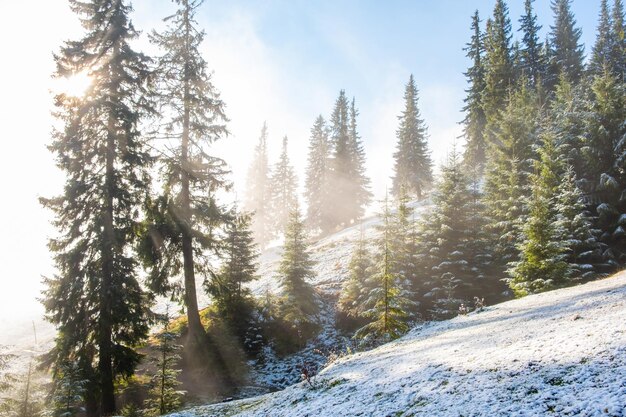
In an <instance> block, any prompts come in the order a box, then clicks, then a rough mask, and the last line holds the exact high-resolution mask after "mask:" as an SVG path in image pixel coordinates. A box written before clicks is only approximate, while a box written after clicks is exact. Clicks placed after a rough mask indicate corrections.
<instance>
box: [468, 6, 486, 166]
mask: <svg viewBox="0 0 626 417" xmlns="http://www.w3.org/2000/svg"><path fill="white" fill-rule="evenodd" d="M484 49H485V48H484V40H483V35H482V33H481V31H480V18H479V17H478V10H476V12H474V15H473V16H472V39H471V41H470V43H468V44H467V45H466V47H465V51H467V54H466V56H467V57H468V58H469V59H470V60H471V61H472V66H471V67H470V68H469V69H468V70H467V72H466V73H465V77H466V78H467V81H468V83H469V88H468V89H467V90H465V92H466V93H467V96H466V97H465V99H464V102H465V106H464V107H463V111H464V112H465V118H464V119H463V135H464V136H465V140H466V144H465V153H464V154H463V161H464V163H465V165H466V166H467V167H468V168H469V169H470V170H473V171H476V172H478V173H479V174H481V175H482V172H483V169H484V166H485V161H486V158H485V151H486V147H487V146H486V143H485V125H486V124H487V120H486V119H485V110H484V109H483V104H482V94H483V90H484V89H485V67H484V62H483V59H484Z"/></svg>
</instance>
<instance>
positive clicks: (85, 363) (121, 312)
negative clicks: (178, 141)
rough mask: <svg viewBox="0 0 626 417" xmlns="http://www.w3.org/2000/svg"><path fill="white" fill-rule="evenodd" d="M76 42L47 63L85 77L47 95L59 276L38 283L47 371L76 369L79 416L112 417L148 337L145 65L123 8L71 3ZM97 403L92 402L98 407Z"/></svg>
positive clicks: (100, 0)
mask: <svg viewBox="0 0 626 417" xmlns="http://www.w3.org/2000/svg"><path fill="white" fill-rule="evenodd" d="M70 5H71V8H72V10H73V11H74V12H75V13H76V14H77V15H79V16H80V20H81V23H82V25H83V28H84V30H85V32H86V33H85V35H84V36H83V37H82V38H81V39H79V40H77V41H68V42H66V43H65V45H64V46H63V47H62V48H61V51H60V53H59V54H57V55H55V61H56V67H57V70H56V76H57V77H67V76H71V75H73V74H76V73H82V72H86V73H87V75H88V76H89V78H90V80H91V85H90V87H89V88H88V90H87V91H86V93H85V94H84V96H82V97H71V96H69V95H68V94H64V93H61V94H59V95H57V96H56V99H55V105H56V107H57V111H56V113H55V115H56V117H57V118H58V119H59V121H60V122H62V123H63V125H64V126H63V128H62V129H59V130H56V131H55V132H54V141H53V143H52V145H50V150H51V151H52V152H53V153H54V154H55V155H56V158H57V164H58V166H59V168H60V169H61V170H63V171H64V172H65V173H66V183H65V188H64V193H63V195H61V196H59V197H56V198H50V199H41V201H42V203H43V205H44V206H46V207H47V208H50V209H51V210H52V211H53V212H54V214H55V216H56V220H55V222H54V224H55V226H56V227H57V229H58V230H59V233H60V236H59V237H57V238H54V239H51V240H50V243H49V247H50V250H51V251H52V252H53V253H54V260H55V263H56V267H57V270H58V275H56V276H54V277H53V278H48V279H46V280H45V284H46V286H47V289H46V290H45V292H44V298H45V300H44V305H45V308H46V312H47V318H48V320H50V321H51V322H52V323H54V324H55V325H56V327H57V329H58V334H57V338H56V346H55V349H54V350H53V351H52V352H51V357H52V358H51V360H52V362H54V363H55V364H56V365H55V368H58V367H59V366H60V365H61V364H63V363H66V362H68V361H70V362H78V363H79V364H80V367H81V370H82V371H83V375H82V378H83V379H86V380H88V381H89V384H88V389H87V391H86V395H85V402H86V414H87V416H90V417H91V416H95V415H111V414H113V413H114V412H115V393H114V381H115V379H116V378H117V377H118V376H129V375H131V374H132V373H133V372H134V370H135V367H136V365H137V363H138V362H139V359H140V355H139V353H137V351H136V350H135V346H136V345H137V343H138V342H140V341H141V340H143V339H144V338H145V337H146V336H147V332H148V325H147V312H148V308H147V307H148V306H147V303H146V297H145V296H144V293H143V291H142V289H141V287H140V285H139V283H138V280H137V274H136V270H137V261H136V260H135V256H133V250H132V249H133V243H134V239H135V235H136V234H135V231H136V230H137V229H138V227H137V226H138V220H139V219H138V211H139V208H140V204H141V203H142V201H143V197H144V194H145V192H146V190H147V189H148V188H149V180H150V178H149V175H148V167H149V165H150V162H151V158H150V157H149V155H148V153H147V151H146V144H145V142H144V140H143V137H142V136H141V134H140V131H139V128H138V125H139V122H140V120H141V119H142V117H143V116H144V115H145V114H146V112H148V111H150V106H149V103H147V102H146V100H145V99H144V98H143V97H144V93H145V90H144V86H145V82H146V80H147V77H148V75H149V72H148V68H147V66H146V61H147V58H146V57H145V56H144V55H142V54H140V53H137V52H135V51H134V50H133V48H132V47H131V45H130V42H131V41H132V39H134V38H135V37H136V36H137V32H136V31H135V29H134V27H133V25H132V24H131V22H130V20H129V17H128V15H129V13H130V11H131V7H130V6H129V5H128V4H126V2H125V1H115V2H111V1H106V0H88V1H77V0H71V1H70ZM98 402H99V404H98Z"/></svg>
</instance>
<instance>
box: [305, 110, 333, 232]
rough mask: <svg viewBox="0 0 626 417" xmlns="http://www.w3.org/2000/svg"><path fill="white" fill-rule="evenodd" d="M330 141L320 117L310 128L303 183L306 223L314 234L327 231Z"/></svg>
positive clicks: (324, 123)
mask: <svg viewBox="0 0 626 417" xmlns="http://www.w3.org/2000/svg"><path fill="white" fill-rule="evenodd" d="M329 161H330V141H329V138H328V128H327V127H326V121H325V120H324V118H323V117H322V116H321V115H320V116H318V117H317V119H315V123H314V124H313V127H312V128H311V139H310V141H309V158H308V164H307V169H306V180H305V183H304V187H305V192H306V201H307V215H306V223H307V226H308V228H309V229H310V230H312V231H314V232H318V231H323V230H325V229H327V225H328V222H329V219H328V217H329V213H328V208H329V201H328V193H329V187H331V186H332V185H331V184H330V182H329V175H330V172H329V170H330V166H329Z"/></svg>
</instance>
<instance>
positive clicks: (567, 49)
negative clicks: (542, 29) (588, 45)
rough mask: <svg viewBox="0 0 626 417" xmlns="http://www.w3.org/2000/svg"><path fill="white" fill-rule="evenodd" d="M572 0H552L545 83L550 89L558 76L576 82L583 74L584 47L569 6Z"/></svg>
mask: <svg viewBox="0 0 626 417" xmlns="http://www.w3.org/2000/svg"><path fill="white" fill-rule="evenodd" d="M571 1H572V0H552V1H551V7H552V11H553V13H554V25H553V26H550V35H549V40H550V56H549V57H548V59H549V64H548V65H549V70H548V76H547V77H546V83H547V86H548V90H552V89H553V88H554V86H555V85H556V83H557V81H558V79H559V77H561V76H564V77H565V78H567V80H568V81H570V82H572V83H577V82H578V81H580V79H581V77H582V75H583V57H584V47H583V45H582V44H580V43H579V42H580V36H581V33H582V32H581V30H580V28H578V27H576V20H575V19H574V14H573V13H572V10H571V8H570V4H571Z"/></svg>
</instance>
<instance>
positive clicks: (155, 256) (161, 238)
mask: <svg viewBox="0 0 626 417" xmlns="http://www.w3.org/2000/svg"><path fill="white" fill-rule="evenodd" d="M175 3H176V4H177V5H178V6H179V8H178V10H177V11H176V12H175V13H174V14H173V15H171V16H169V17H167V18H165V21H166V22H167V23H168V26H167V28H166V29H165V30H164V31H163V33H157V32H153V33H152V35H151V41H152V42H153V43H154V44H155V45H156V46H158V47H159V48H160V50H161V51H162V55H161V56H160V57H159V58H158V61H157V68H156V80H157V88H158V90H157V99H158V103H159V106H160V114H161V115H162V118H161V120H162V124H161V126H160V130H159V134H160V135H162V136H163V137H165V138H167V139H168V146H167V147H166V149H167V151H164V154H163V156H162V158H161V162H162V164H163V170H162V172H163V184H164V187H163V192H162V195H161V196H159V197H158V198H157V200H156V201H155V202H154V204H152V205H151V206H150V211H151V212H152V213H151V215H150V217H149V219H148V220H152V224H149V225H148V228H149V234H148V236H147V237H146V244H147V245H148V246H149V250H147V251H146V252H148V253H149V254H150V255H151V256H148V257H147V259H148V260H149V261H150V262H149V264H150V265H151V266H152V270H153V272H152V274H151V282H150V286H151V288H152V289H153V290H154V291H155V292H157V293H166V292H169V291H170V290H172V288H171V284H170V282H169V279H170V278H179V276H180V275H181V267H182V278H183V283H184V284H183V300H184V305H185V309H186V313H187V342H186V349H187V351H188V353H189V354H190V355H192V356H195V355H196V354H198V353H199V352H206V351H207V350H206V349H207V346H208V344H207V337H206V331H205V329H204V327H203V325H202V323H201V321H200V314H199V312H198V299H197V290H196V274H198V273H199V274H201V275H203V276H205V277H206V276H208V275H209V270H208V268H209V267H208V262H207V261H206V257H207V256H209V255H210V253H211V252H215V251H216V250H217V248H218V246H219V243H218V242H217V240H216V237H215V232H214V229H215V228H216V227H217V226H219V225H220V224H221V223H223V222H224V218H225V215H224V213H223V209H222V208H220V207H219V206H218V205H217V204H216V200H215V197H214V196H215V193H216V192H217V190H219V189H227V188H228V187H229V184H228V182H227V181H226V178H225V176H226V174H227V173H228V171H227V168H226V163H225V162H224V161H223V160H222V159H220V158H218V157H215V156H212V155H211V154H210V153H211V151H210V146H211V144H213V143H214V142H215V141H216V140H218V139H220V138H222V137H224V136H226V135H227V134H228V131H227V129H226V126H225V123H226V121H227V118H226V116H225V114H224V102H223V101H222V100H221V99H220V96H219V93H218V92H217V90H216V88H215V86H214V85H213V82H212V80H211V75H210V72H209V71H208V69H207V63H206V61H205V59H204V58H203V57H202V54H201V53H200V50H199V48H200V47H201V44H202V41H203V39H204V32H203V31H202V30H199V29H198V24H197V22H196V20H195V14H196V13H197V11H198V8H199V7H200V6H201V4H202V0H175ZM150 245H152V246H151V247H150Z"/></svg>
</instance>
